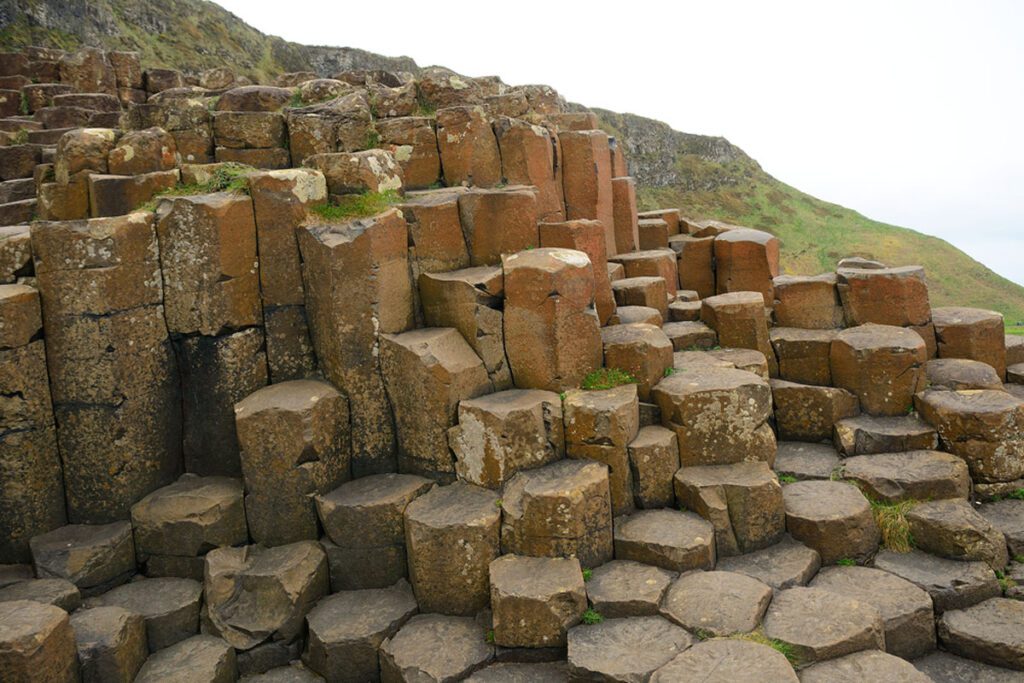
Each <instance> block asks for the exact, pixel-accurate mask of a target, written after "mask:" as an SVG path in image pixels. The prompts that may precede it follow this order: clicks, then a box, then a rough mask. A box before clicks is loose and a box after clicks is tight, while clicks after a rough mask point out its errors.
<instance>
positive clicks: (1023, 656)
mask: <svg viewBox="0 0 1024 683" xmlns="http://www.w3.org/2000/svg"><path fill="white" fill-rule="evenodd" d="M939 640H941V641H942V644H943V645H945V646H946V648H947V649H948V650H950V651H951V652H953V653H955V654H958V655H960V656H962V657H967V658H969V659H975V660H978V661H982V662H986V663H988V664H992V665H994V666H1002V667H1006V668H1008V669H1015V670H1017V671H1024V602H1020V601H1018V600H1009V599H1006V598H992V599H991V600H986V601H985V602H982V603H980V604H977V605H975V606H974V607H968V608H966V609H962V610H951V611H948V612H946V613H945V614H943V615H942V618H941V619H940V620H939Z"/></svg>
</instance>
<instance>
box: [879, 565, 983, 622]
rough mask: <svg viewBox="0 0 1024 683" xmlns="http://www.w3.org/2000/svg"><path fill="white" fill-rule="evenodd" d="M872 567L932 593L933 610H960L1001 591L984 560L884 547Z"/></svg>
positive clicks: (939, 611)
mask: <svg viewBox="0 0 1024 683" xmlns="http://www.w3.org/2000/svg"><path fill="white" fill-rule="evenodd" d="M875 567H876V568H878V569H882V570H885V571H887V572H889V573H891V574H895V575H896V576H898V577H900V578H903V579H906V580H907V581H910V582H911V583H913V584H914V585H916V586H917V587H919V588H922V589H924V590H925V591H927V592H928V594H929V595H931V596H932V604H933V605H934V607H935V612H936V613H941V612H944V611H946V610H953V609H963V608H965V607H970V606H971V605H975V604H977V603H979V602H981V601H983V600H987V599H989V598H992V597H996V596H998V595H1000V594H1001V592H1002V591H1001V589H1000V587H999V582H998V581H997V580H996V575H995V574H994V573H993V572H992V569H991V568H990V567H989V566H988V565H987V564H985V563H984V562H961V561H958V560H947V559H945V558H942V557H935V556H934V555H929V554H927V553H923V552H919V551H916V550H913V551H911V552H909V553H894V552H891V551H888V550H883V551H881V552H880V553H878V555H877V556H876V557H875Z"/></svg>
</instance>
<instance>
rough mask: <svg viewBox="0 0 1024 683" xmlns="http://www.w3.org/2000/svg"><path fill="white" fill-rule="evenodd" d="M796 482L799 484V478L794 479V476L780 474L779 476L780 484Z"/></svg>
mask: <svg viewBox="0 0 1024 683" xmlns="http://www.w3.org/2000/svg"><path fill="white" fill-rule="evenodd" d="M796 482H797V478H796V477H794V476H793V475H792V474H780V475H779V483H780V484H795V483H796Z"/></svg>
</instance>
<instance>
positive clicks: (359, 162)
mask: <svg viewBox="0 0 1024 683" xmlns="http://www.w3.org/2000/svg"><path fill="white" fill-rule="evenodd" d="M303 163H304V164H305V165H307V166H310V167H311V168H315V169H317V170H318V171H320V172H321V173H323V174H324V177H325V178H326V179H327V190H328V192H330V193H331V194H354V193H359V192H387V191H389V190H391V191H397V192H401V190H402V188H403V187H404V186H405V185H404V182H405V181H404V179H403V177H402V169H401V167H400V166H399V165H398V164H397V163H396V162H395V158H394V156H392V154H391V153H390V152H385V151H384V150H380V149H370V150H366V151H365V152H353V153H348V152H335V153H329V154H314V155H312V156H310V157H306V159H305V161H303Z"/></svg>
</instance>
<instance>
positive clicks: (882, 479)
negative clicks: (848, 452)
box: [842, 451, 971, 503]
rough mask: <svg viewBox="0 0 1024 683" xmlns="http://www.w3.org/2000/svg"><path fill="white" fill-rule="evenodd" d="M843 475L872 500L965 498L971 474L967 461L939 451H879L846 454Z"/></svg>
mask: <svg viewBox="0 0 1024 683" xmlns="http://www.w3.org/2000/svg"><path fill="white" fill-rule="evenodd" d="M842 467H843V469H842V477H843V479H847V480H849V481H852V482H855V483H856V484H857V486H859V487H860V489H861V490H862V491H864V492H865V493H866V494H867V495H868V496H869V497H870V498H872V499H873V500H884V501H888V502H890V503H894V502H897V501H901V500H935V499H942V498H967V496H968V495H969V494H970V491H971V477H970V473H969V472H968V470H967V463H965V462H964V461H963V460H962V459H961V458H959V457H957V456H955V455H952V454H950V453H943V452H941V451H908V452H906V453H879V454H876V455H858V456H855V457H853V458H847V459H846V460H844V461H843V464H842Z"/></svg>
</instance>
